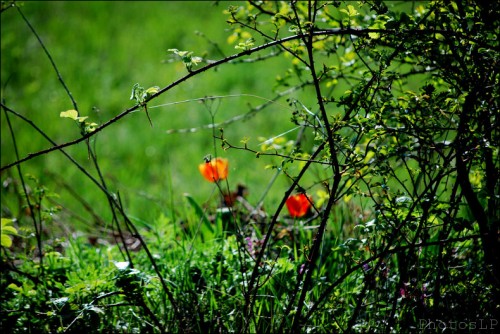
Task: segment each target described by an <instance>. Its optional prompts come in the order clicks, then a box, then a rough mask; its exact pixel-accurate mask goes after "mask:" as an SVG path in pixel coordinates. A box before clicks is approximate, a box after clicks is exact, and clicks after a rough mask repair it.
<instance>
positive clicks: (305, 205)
mask: <svg viewBox="0 0 500 334" xmlns="http://www.w3.org/2000/svg"><path fill="white" fill-rule="evenodd" d="M286 207H287V209H288V212H289V213H290V216H292V217H293V218H300V217H303V216H305V215H306V214H307V213H308V212H309V209H310V208H311V202H310V198H308V196H306V195H305V194H297V195H292V196H290V197H288V198H287V200H286Z"/></svg>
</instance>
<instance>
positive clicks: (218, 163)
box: [198, 158, 229, 182]
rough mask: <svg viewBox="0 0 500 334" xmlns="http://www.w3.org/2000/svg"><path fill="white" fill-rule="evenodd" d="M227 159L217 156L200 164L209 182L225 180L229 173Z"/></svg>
mask: <svg viewBox="0 0 500 334" xmlns="http://www.w3.org/2000/svg"><path fill="white" fill-rule="evenodd" d="M228 166H229V164H228V162H227V159H223V158H215V159H211V160H210V161H207V162H204V163H202V164H200V165H199V166H198V169H199V170H200V173H201V175H202V176H203V177H204V178H205V179H206V180H207V181H209V182H217V181H219V180H224V179H225V178H226V177H227V174H228V171H229V169H228Z"/></svg>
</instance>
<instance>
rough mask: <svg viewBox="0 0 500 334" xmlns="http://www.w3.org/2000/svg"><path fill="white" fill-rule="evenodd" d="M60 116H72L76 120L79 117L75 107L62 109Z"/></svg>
mask: <svg viewBox="0 0 500 334" xmlns="http://www.w3.org/2000/svg"><path fill="white" fill-rule="evenodd" d="M59 117H62V118H71V119H74V120H75V121H76V120H77V119H78V111H76V110H75V109H70V110H66V111H61V113H60V114H59Z"/></svg>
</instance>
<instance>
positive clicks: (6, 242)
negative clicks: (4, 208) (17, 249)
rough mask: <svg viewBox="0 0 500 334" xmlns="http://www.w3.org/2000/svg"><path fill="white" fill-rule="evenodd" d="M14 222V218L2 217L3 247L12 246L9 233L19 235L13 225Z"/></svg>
mask: <svg viewBox="0 0 500 334" xmlns="http://www.w3.org/2000/svg"><path fill="white" fill-rule="evenodd" d="M13 223H14V220H13V219H9V218H2V223H1V227H2V231H1V241H0V243H1V245H2V247H7V248H9V247H10V246H12V238H11V237H9V235H17V230H16V228H15V227H14V226H11V225H12V224H13Z"/></svg>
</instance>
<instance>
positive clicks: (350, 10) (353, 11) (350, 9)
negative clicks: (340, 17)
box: [340, 5, 359, 17]
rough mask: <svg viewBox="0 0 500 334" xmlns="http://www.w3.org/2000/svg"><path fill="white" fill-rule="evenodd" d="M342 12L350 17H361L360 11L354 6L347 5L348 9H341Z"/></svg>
mask: <svg viewBox="0 0 500 334" xmlns="http://www.w3.org/2000/svg"><path fill="white" fill-rule="evenodd" d="M340 11H341V12H342V13H346V14H347V15H348V16H349V17H351V16H357V15H359V13H358V11H357V10H356V9H355V8H354V7H353V6H352V5H347V9H341V10H340Z"/></svg>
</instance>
